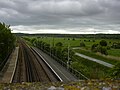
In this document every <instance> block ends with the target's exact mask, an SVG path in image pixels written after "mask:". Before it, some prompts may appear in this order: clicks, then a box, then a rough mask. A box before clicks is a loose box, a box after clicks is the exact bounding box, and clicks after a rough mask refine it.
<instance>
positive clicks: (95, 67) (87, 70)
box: [71, 56, 109, 78]
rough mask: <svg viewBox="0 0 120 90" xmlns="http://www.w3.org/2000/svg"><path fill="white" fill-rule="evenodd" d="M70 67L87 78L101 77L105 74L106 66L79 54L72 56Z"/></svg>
mask: <svg viewBox="0 0 120 90" xmlns="http://www.w3.org/2000/svg"><path fill="white" fill-rule="evenodd" d="M71 65H72V67H73V68H74V69H76V70H78V71H80V72H82V73H83V74H84V75H85V76H87V77H89V78H103V77H106V76H107V71H108V70H109V68H108V67H105V66H103V65H101V64H98V63H96V62H93V61H90V60H87V59H84V58H82V57H79V56H74V61H73V63H72V64H71Z"/></svg>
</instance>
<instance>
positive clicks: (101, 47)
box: [91, 40, 108, 55]
mask: <svg viewBox="0 0 120 90" xmlns="http://www.w3.org/2000/svg"><path fill="white" fill-rule="evenodd" d="M105 46H107V42H106V41H105V40H101V41H100V44H93V45H92V47H91V51H93V52H100V53H101V54H104V55H108V52H107V47H105Z"/></svg>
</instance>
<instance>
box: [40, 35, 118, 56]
mask: <svg viewBox="0 0 120 90" xmlns="http://www.w3.org/2000/svg"><path fill="white" fill-rule="evenodd" d="M39 40H42V41H44V42H47V43H49V44H50V45H53V44H54V45H55V44H56V43H57V42H62V43H63V45H64V46H68V45H69V46H70V47H80V42H84V43H85V45H86V47H81V48H83V49H85V50H91V46H92V45H93V44H99V42H100V41H101V40H102V39H96V40H95V42H93V40H94V39H86V38H75V40H73V38H69V40H68V38H53V37H44V38H39ZM89 40H90V41H89ZM105 40H106V41H107V43H108V46H111V45H112V43H113V42H119V40H113V39H105ZM108 55H111V56H117V57H120V49H110V50H108Z"/></svg>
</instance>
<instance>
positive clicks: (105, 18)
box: [0, 0, 120, 32]
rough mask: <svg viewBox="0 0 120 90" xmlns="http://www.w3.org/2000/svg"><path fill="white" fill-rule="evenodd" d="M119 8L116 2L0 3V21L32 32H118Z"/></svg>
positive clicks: (31, 0)
mask: <svg viewBox="0 0 120 90" xmlns="http://www.w3.org/2000/svg"><path fill="white" fill-rule="evenodd" d="M119 8H120V1H119V0H0V20H1V21H2V22H6V23H8V24H11V25H13V26H18V28H19V25H22V26H24V27H26V26H31V28H32V29H34V30H39V29H42V28H46V29H49V28H50V29H66V30H68V29H69V30H68V31H71V32H74V31H76V32H77V31H82V30H83V29H85V30H86V31H87V30H89V29H90V28H93V29H96V31H97V30H98V29H99V30H111V29H112V30H115V31H120V28H119V26H120V25H119V24H120V9H119ZM34 25H37V26H36V27H34ZM110 25H111V26H110ZM86 28H89V29H86ZM23 29H24V28H23ZM19 30H20V28H19ZM27 30H28V29H27ZM28 31H29V30H28Z"/></svg>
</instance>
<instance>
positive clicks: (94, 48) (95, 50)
mask: <svg viewBox="0 0 120 90" xmlns="http://www.w3.org/2000/svg"><path fill="white" fill-rule="evenodd" d="M97 46H98V44H93V45H92V47H91V50H92V51H93V52H97Z"/></svg>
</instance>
